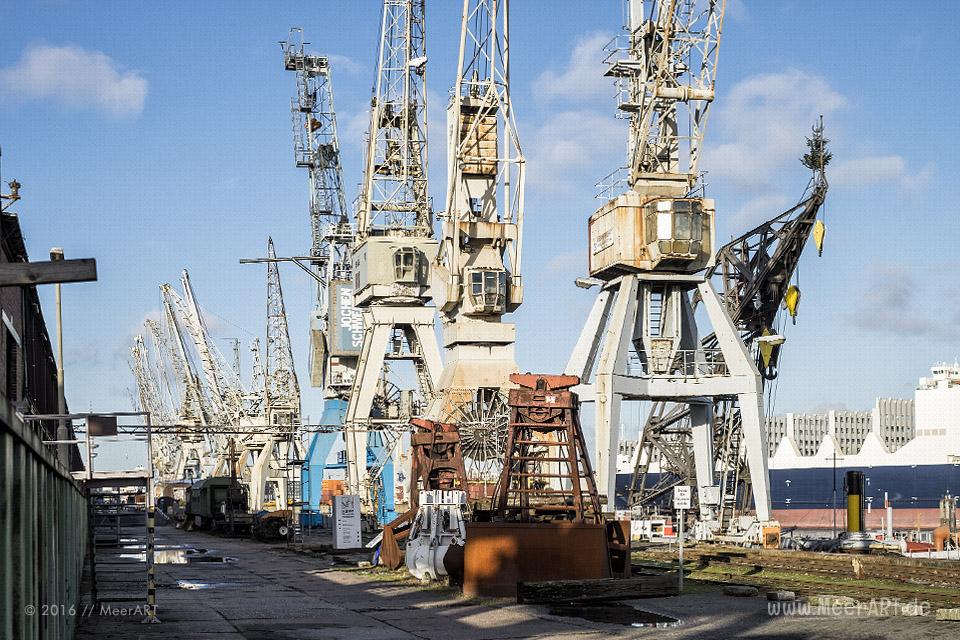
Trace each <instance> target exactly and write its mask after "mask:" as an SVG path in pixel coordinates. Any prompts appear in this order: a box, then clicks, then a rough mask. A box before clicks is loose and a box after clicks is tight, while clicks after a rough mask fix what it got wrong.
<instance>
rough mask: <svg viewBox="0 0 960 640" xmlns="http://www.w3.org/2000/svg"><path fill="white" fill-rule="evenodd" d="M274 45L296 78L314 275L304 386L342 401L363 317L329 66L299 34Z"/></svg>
mask: <svg viewBox="0 0 960 640" xmlns="http://www.w3.org/2000/svg"><path fill="white" fill-rule="evenodd" d="M280 44H281V46H282V47H283V61H284V68H285V69H286V70H287V71H292V72H294V73H295V74H296V78H297V95H296V97H294V98H293V99H292V100H291V102H290V112H291V116H292V121H293V150H294V160H295V162H296V165H297V166H298V167H301V168H305V169H306V170H307V176H308V186H309V194H310V199H309V214H310V237H311V246H310V258H311V264H312V267H313V269H314V273H315V274H316V276H317V288H316V294H317V298H316V306H315V309H314V311H313V317H312V318H311V325H310V344H311V350H310V384H311V385H313V386H315V387H322V388H323V389H324V398H326V399H345V398H346V397H347V395H348V394H349V392H350V387H351V386H352V384H353V379H354V377H355V375H356V369H357V356H359V355H360V345H361V343H362V340H363V318H362V317H361V314H360V311H359V310H358V309H356V308H355V307H354V305H353V272H352V269H353V264H352V251H351V249H352V245H353V242H354V240H355V233H354V227H353V225H352V224H351V222H350V219H349V216H348V211H347V206H346V201H345V196H344V189H343V171H342V169H341V165H340V140H339V137H338V135H337V115H336V109H335V108H334V102H333V80H332V76H331V68H330V61H329V59H328V58H327V57H326V56H321V55H316V54H310V53H307V52H306V51H305V45H307V44H309V43H307V42H304V40H303V29H300V28H293V29H291V30H290V36H289V39H288V40H286V41H284V42H281V43H280Z"/></svg>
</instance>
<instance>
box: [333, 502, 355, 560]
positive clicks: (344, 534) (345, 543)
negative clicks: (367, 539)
mask: <svg viewBox="0 0 960 640" xmlns="http://www.w3.org/2000/svg"><path fill="white" fill-rule="evenodd" d="M361 546H362V545H361V541H360V496H333V548H334V549H359V548H360V547H361Z"/></svg>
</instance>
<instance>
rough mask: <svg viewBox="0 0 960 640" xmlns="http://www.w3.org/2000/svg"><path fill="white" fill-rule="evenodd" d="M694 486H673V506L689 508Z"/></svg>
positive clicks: (675, 507)
mask: <svg viewBox="0 0 960 640" xmlns="http://www.w3.org/2000/svg"><path fill="white" fill-rule="evenodd" d="M692 493H693V487H688V486H685V485H677V486H675V487H674V488H673V508H674V509H689V508H690V502H691V496H692Z"/></svg>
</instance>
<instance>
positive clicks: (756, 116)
mask: <svg viewBox="0 0 960 640" xmlns="http://www.w3.org/2000/svg"><path fill="white" fill-rule="evenodd" d="M845 104H846V99H845V98H844V97H843V96H842V95H840V94H839V93H837V92H836V91H835V90H834V89H833V88H832V87H831V86H830V85H829V84H828V83H827V81H826V80H824V79H823V78H821V77H818V76H814V75H811V74H808V73H805V72H803V71H800V70H798V69H788V70H786V71H783V72H780V73H766V74H760V75H756V76H752V77H749V78H747V79H745V80H743V81H741V82H739V83H737V84H736V85H734V87H733V88H732V89H731V90H730V91H728V92H726V94H725V95H721V96H720V102H719V104H718V107H717V109H716V111H714V113H713V114H712V115H711V117H712V118H714V125H715V128H716V129H717V134H718V135H717V136H716V137H717V138H719V139H720V140H721V142H719V144H707V145H706V148H705V150H704V159H703V164H702V168H704V169H707V170H708V171H710V175H711V177H712V178H715V177H721V178H728V179H730V180H731V181H733V182H735V183H737V184H739V185H741V186H745V187H748V188H753V189H756V190H763V189H764V188H766V187H768V183H769V180H770V178H771V176H772V175H774V174H775V173H776V172H777V171H778V170H779V169H781V168H783V167H785V166H787V165H791V164H797V163H798V160H799V158H800V156H801V155H802V154H803V151H804V137H805V136H806V135H808V134H809V131H810V126H811V125H812V124H814V122H815V121H816V119H817V118H818V117H819V116H820V115H825V116H829V115H830V114H831V113H833V112H835V111H837V110H838V109H840V108H842V107H843V106H844V105H845ZM708 128H709V127H708ZM707 136H708V139H709V138H710V137H711V136H710V133H709V132H708V133H707Z"/></svg>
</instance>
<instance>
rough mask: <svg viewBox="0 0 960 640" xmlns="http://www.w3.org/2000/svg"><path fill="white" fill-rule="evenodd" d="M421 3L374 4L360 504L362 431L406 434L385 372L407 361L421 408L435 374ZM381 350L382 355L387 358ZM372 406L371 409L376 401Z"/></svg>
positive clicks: (352, 420)
mask: <svg viewBox="0 0 960 640" xmlns="http://www.w3.org/2000/svg"><path fill="white" fill-rule="evenodd" d="M424 28H425V2H424V0H384V1H383V13H382V21H381V27H380V44H379V48H378V59H377V74H376V80H375V84H374V89H373V99H372V100H371V106H370V126H369V130H368V138H367V150H366V156H365V168H364V175H363V182H362V184H361V187H360V194H359V198H358V201H357V242H356V245H355V246H354V251H353V274H354V285H355V303H356V305H357V306H358V307H360V308H361V309H363V319H364V335H363V345H362V348H361V352H360V357H359V360H358V364H357V374H356V379H355V381H354V384H353V388H352V390H351V393H350V399H349V403H348V406H347V415H346V419H345V421H344V422H345V425H346V427H347V428H346V430H345V438H346V445H347V472H348V473H347V486H348V491H349V492H350V493H355V494H360V495H363V496H365V497H366V495H367V493H368V492H367V489H368V488H369V486H368V480H367V468H366V462H365V458H366V456H365V452H366V449H367V437H368V433H367V431H368V429H370V428H371V427H373V426H376V427H378V428H380V429H382V430H383V433H387V432H388V430H389V429H390V428H391V427H400V428H402V429H404V430H406V429H407V427H406V425H407V423H408V421H409V418H410V414H411V413H416V412H417V410H416V408H415V407H414V406H413V402H412V400H411V397H412V392H411V393H404V394H396V395H399V396H400V398H401V400H402V401H401V403H399V404H398V403H396V402H394V401H393V397H394V395H395V394H393V393H391V389H390V388H389V386H390V384H389V383H387V382H386V377H387V373H388V371H389V370H390V367H389V366H388V363H389V364H393V363H400V362H409V363H411V364H412V365H413V376H414V377H415V379H416V381H417V386H418V388H419V391H420V394H421V396H422V398H423V400H424V401H429V399H430V398H431V397H432V395H433V390H434V389H435V388H436V383H437V377H438V376H439V374H440V367H441V360H440V352H439V348H438V346H437V342H436V336H435V335H434V332H433V328H434V308H433V307H431V306H428V303H429V302H430V300H431V298H432V295H433V294H432V291H431V288H430V280H429V278H430V275H429V274H430V265H431V263H432V262H433V261H434V259H435V258H436V255H437V249H438V243H437V240H436V239H435V238H434V232H433V212H432V209H431V204H430V197H429V194H428V191H427V122H426V113H427V102H426V80H425V78H426V64H427V53H426V46H425V41H424V35H425V34H424ZM388 348H389V353H388ZM378 396H379V397H380V398H381V402H379V403H378V402H376V399H377V397H378Z"/></svg>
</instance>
